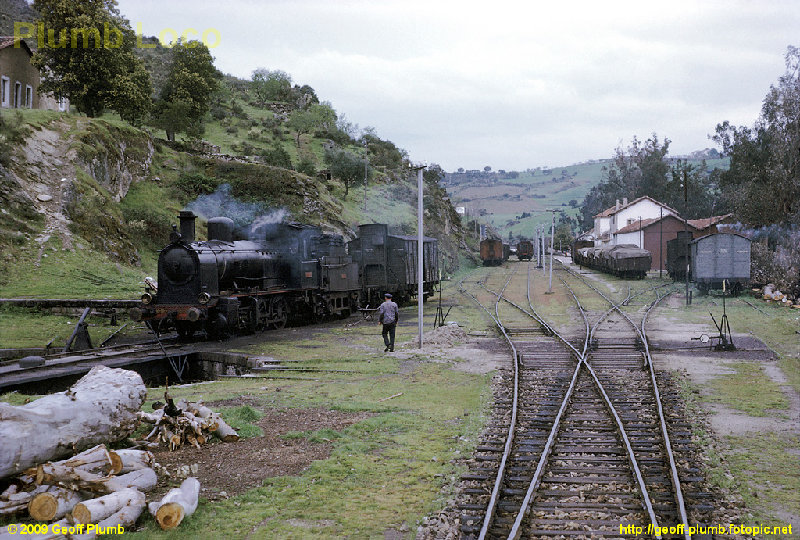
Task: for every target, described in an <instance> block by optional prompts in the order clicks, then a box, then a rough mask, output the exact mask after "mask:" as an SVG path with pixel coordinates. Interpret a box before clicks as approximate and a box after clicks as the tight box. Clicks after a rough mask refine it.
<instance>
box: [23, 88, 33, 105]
mask: <svg viewBox="0 0 800 540" xmlns="http://www.w3.org/2000/svg"><path fill="white" fill-rule="evenodd" d="M25 108H26V109H33V88H32V87H31V85H29V84H26V85H25Z"/></svg>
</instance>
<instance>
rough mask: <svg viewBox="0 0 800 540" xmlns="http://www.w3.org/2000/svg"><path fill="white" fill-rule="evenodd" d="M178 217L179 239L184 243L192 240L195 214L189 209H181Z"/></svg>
mask: <svg viewBox="0 0 800 540" xmlns="http://www.w3.org/2000/svg"><path fill="white" fill-rule="evenodd" d="M178 219H179V220H180V223H181V240H183V241H184V242H186V243H189V242H194V220H195V219H197V216H195V215H194V214H193V213H192V211H191V210H181V213H180V214H179V215H178Z"/></svg>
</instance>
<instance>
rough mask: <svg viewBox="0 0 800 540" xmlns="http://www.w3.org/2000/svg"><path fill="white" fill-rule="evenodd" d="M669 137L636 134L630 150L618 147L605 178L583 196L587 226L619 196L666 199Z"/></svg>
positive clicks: (584, 224)
mask: <svg viewBox="0 0 800 540" xmlns="http://www.w3.org/2000/svg"><path fill="white" fill-rule="evenodd" d="M669 143H670V140H669V139H664V142H663V143H662V142H659V140H658V136H657V135H656V134H655V133H654V134H653V135H652V137H651V138H649V139H647V140H646V141H644V142H642V141H640V140H639V139H638V138H637V137H636V136H634V137H633V139H632V141H631V145H630V146H629V147H628V149H627V153H626V151H625V150H623V149H622V148H620V147H617V149H616V150H615V153H614V157H613V159H612V162H611V165H610V166H609V167H604V168H603V170H604V178H603V181H601V182H600V183H599V184H597V185H595V186H593V187H592V188H591V189H590V190H589V193H587V194H586V197H585V198H584V200H583V206H582V207H581V214H580V216H579V218H578V220H579V223H580V226H581V228H583V229H584V230H586V229H590V228H592V227H593V226H594V216H595V215H596V214H598V213H600V212H602V211H603V210H605V209H606V208H608V207H610V206H612V205H613V204H614V203H615V202H616V200H617V199H622V198H624V197H627V198H629V199H631V200H633V199H636V198H638V197H642V196H645V195H648V196H650V197H653V198H654V199H656V200H663V199H664V196H665V195H666V191H667V175H668V173H669V170H670V169H669V164H668V163H667V161H666V155H667V153H668V151H669Z"/></svg>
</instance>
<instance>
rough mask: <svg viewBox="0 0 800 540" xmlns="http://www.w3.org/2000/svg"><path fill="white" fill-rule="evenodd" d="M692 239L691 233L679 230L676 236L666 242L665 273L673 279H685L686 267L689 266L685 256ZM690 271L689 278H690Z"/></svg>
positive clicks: (687, 258)
mask: <svg viewBox="0 0 800 540" xmlns="http://www.w3.org/2000/svg"><path fill="white" fill-rule="evenodd" d="M691 240H692V233H691V232H688V231H679V232H678V237H677V238H674V239H672V240H670V241H669V242H667V274H668V275H669V277H671V278H672V279H673V280H675V281H684V280H685V279H686V268H687V267H690V268H691V265H690V264H689V257H687V253H688V252H689V251H688V249H689V248H688V243H689V242H691ZM691 277H692V276H691V271H690V274H689V279H691Z"/></svg>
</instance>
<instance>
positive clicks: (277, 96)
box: [250, 68, 317, 106]
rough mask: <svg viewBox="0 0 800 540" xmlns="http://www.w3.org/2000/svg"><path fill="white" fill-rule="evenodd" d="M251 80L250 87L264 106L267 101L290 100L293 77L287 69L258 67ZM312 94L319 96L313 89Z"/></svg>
mask: <svg viewBox="0 0 800 540" xmlns="http://www.w3.org/2000/svg"><path fill="white" fill-rule="evenodd" d="M251 81H252V82H251V83H250V88H251V89H252V91H253V94H254V95H255V96H256V99H257V100H258V102H259V103H260V104H261V105H262V106H263V105H265V104H266V103H267V101H289V100H290V99H291V97H292V77H291V75H289V74H288V73H286V72H285V71H280V70H274V71H270V70H268V69H265V68H258V69H256V70H254V71H253V75H252V78H251ZM304 88H305V87H304ZM309 88H310V87H309ZM311 94H312V95H313V96H314V98H316V97H317V96H316V94H314V90H313V89H312V90H311Z"/></svg>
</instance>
